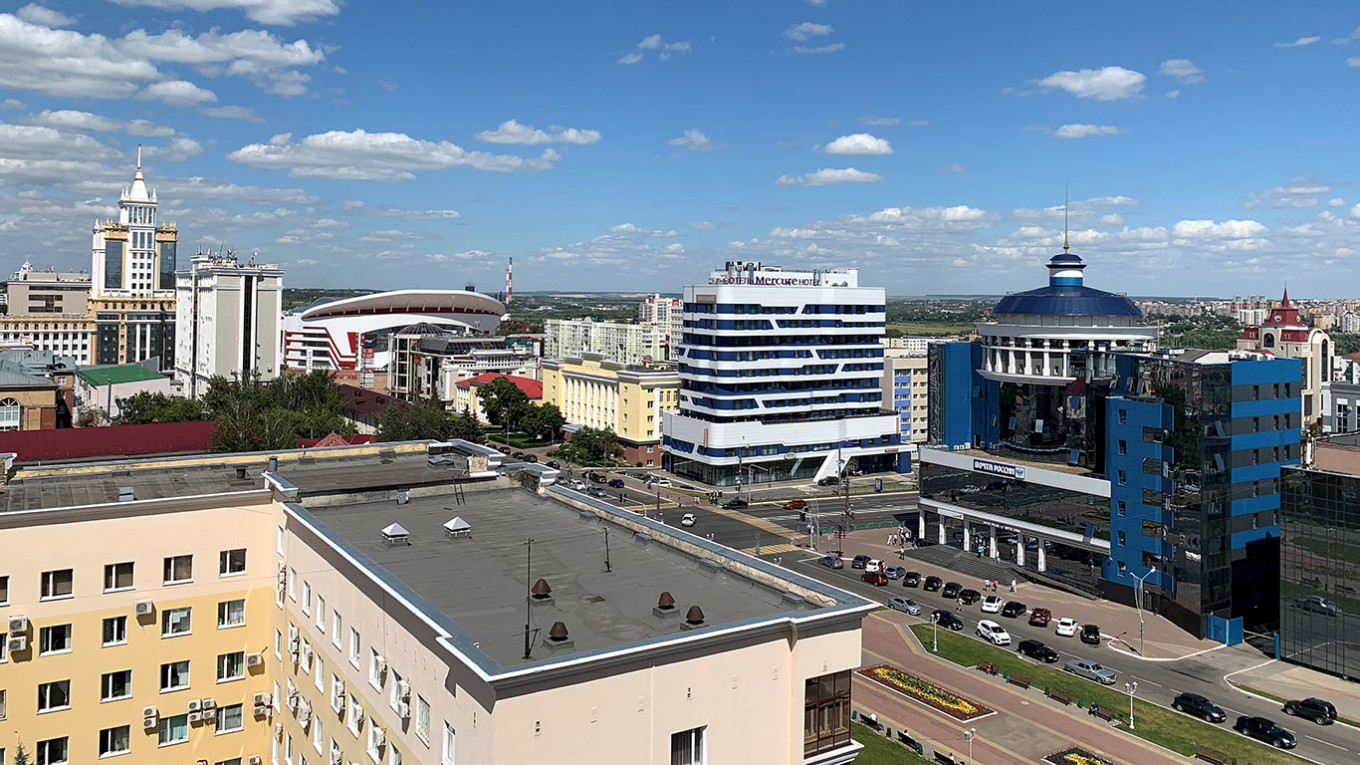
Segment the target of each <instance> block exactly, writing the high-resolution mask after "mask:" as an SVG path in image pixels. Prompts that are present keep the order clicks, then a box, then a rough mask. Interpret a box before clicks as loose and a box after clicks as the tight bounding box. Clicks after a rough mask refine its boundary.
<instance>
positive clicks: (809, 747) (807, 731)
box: [671, 671, 850, 762]
mask: <svg viewBox="0 0 1360 765" xmlns="http://www.w3.org/2000/svg"><path fill="white" fill-rule="evenodd" d="M673 741H674V739H672V742H673ZM849 743H850V673H849V672H848V671H847V672H836V673H833V674H830V675H822V676H821V677H814V678H809V679H808V681H807V682H806V683H805V684H804V686H803V756H804V757H807V756H809V755H813V754H817V753H820V752H826V751H829V750H832V749H836V748H837V747H842V746H845V745H847V744H849ZM671 751H672V757H674V752H675V750H674V749H673V748H672V750H671ZM674 761H675V760H672V762H674Z"/></svg>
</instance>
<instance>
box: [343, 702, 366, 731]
mask: <svg viewBox="0 0 1360 765" xmlns="http://www.w3.org/2000/svg"><path fill="white" fill-rule="evenodd" d="M363 713H364V710H363V707H361V706H359V700H358V699H356V698H354V694H352V693H351V694H349V704H348V705H347V706H346V707H345V724H346V725H348V726H349V732H350V733H353V734H354V735H355V737H358V735H359V726H361V725H363V723H362V722H360V716H361V715H363Z"/></svg>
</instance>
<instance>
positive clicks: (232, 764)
mask: <svg viewBox="0 0 1360 765" xmlns="http://www.w3.org/2000/svg"><path fill="white" fill-rule="evenodd" d="M0 765H4V763H2V762H0ZM213 765H241V758H240V757H233V758H231V759H230V760H218V761H217V762H215V763H213Z"/></svg>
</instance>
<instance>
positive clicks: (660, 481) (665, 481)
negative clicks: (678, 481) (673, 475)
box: [651, 478, 671, 486]
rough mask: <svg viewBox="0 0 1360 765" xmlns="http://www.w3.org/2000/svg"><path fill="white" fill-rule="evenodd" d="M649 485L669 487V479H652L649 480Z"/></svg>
mask: <svg viewBox="0 0 1360 765" xmlns="http://www.w3.org/2000/svg"><path fill="white" fill-rule="evenodd" d="M651 484H652V485H653V486H670V485H671V479H669V478H653V479H652V480H651Z"/></svg>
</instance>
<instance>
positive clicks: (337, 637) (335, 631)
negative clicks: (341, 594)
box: [331, 611, 345, 648]
mask: <svg viewBox="0 0 1360 765" xmlns="http://www.w3.org/2000/svg"><path fill="white" fill-rule="evenodd" d="M344 626H345V619H344V617H342V616H340V612H339V611H332V612H331V643H332V644H334V645H335V647H336V648H339V647H340V641H341V640H343V639H344V636H343V635H341V634H340V631H341V629H342V628H343V627H344Z"/></svg>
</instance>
